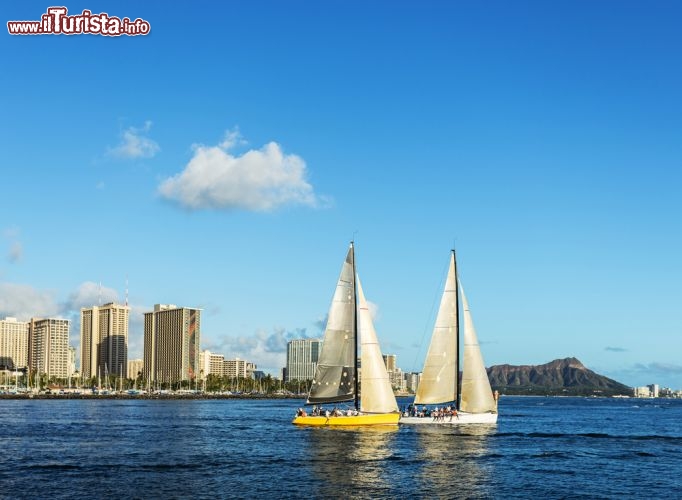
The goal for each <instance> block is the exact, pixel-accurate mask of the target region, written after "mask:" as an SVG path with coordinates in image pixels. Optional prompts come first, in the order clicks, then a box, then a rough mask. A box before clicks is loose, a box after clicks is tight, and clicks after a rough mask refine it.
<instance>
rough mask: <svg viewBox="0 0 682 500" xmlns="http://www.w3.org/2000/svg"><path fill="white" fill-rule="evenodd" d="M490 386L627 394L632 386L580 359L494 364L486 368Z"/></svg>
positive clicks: (510, 391)
mask: <svg viewBox="0 0 682 500" xmlns="http://www.w3.org/2000/svg"><path fill="white" fill-rule="evenodd" d="M487 372H488V379H489V380H490V385H491V386H492V388H493V390H497V391H499V392H500V394H509V395H520V394H533V395H548V394H549V395H566V396H570V395H579V396H583V395H603V396H615V395H630V394H632V388H630V387H629V386H627V385H625V384H622V383H620V382H618V381H616V380H613V379H611V378H608V377H605V376H603V375H599V374H598V373H596V372H594V371H592V370H590V369H589V368H587V367H586V366H585V365H584V364H583V363H582V362H581V361H580V360H579V359H577V358H575V357H568V358H563V359H555V360H553V361H550V362H549V363H545V364H543V365H509V364H504V365H494V366H491V367H489V368H487Z"/></svg>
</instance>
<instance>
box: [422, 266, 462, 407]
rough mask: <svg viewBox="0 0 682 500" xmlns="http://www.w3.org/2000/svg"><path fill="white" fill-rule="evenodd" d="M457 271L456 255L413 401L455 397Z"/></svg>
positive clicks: (435, 402)
mask: <svg viewBox="0 0 682 500" xmlns="http://www.w3.org/2000/svg"><path fill="white" fill-rule="evenodd" d="M458 338H459V334H458V324H457V275H456V271H455V255H454V253H453V254H452V255H451V258H450V268H449V270H448V276H447V279H446V280H445V289H444V290H443V296H442V297H441V301H440V308H439V309H438V316H437V317H436V324H435V326H434V328H433V335H432V337H431V344H430V345H429V351H428V353H427V355H426V360H425V361H424V369H423V371H422V377H421V381H420V382H419V387H418V388H417V395H416V396H415V398H414V402H415V404H437V403H447V402H449V401H457V378H458V377H459V373H457V342H458Z"/></svg>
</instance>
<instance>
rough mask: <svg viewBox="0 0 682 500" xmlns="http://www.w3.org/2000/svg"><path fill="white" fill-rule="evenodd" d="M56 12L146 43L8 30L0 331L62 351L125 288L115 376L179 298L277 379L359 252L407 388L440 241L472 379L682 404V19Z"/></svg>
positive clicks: (532, 7)
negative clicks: (474, 337)
mask: <svg viewBox="0 0 682 500" xmlns="http://www.w3.org/2000/svg"><path fill="white" fill-rule="evenodd" d="M51 5H52V4H50V3H41V2H30V1H29V2H14V3H3V4H2V5H1V6H0V12H2V18H3V22H6V21H10V20H38V19H40V17H41V15H42V14H44V13H45V12H46V10H47V8H48V7H49V6H51ZM66 6H67V7H68V9H69V13H70V14H75V13H80V12H82V10H83V9H89V10H91V11H92V13H93V14H98V13H101V12H106V13H108V14H109V15H110V16H118V17H121V18H122V17H129V18H131V19H135V18H142V19H145V20H147V21H148V22H149V23H150V25H151V33H150V34H149V35H148V36H137V37H125V36H124V37H116V38H109V37H103V36H95V35H75V36H64V35H59V36H56V35H43V36H12V35H9V34H8V33H7V32H5V34H4V35H2V36H0V51H1V53H2V54H3V71H2V72H1V73H0V110H1V111H0V137H1V138H2V139H1V141H2V161H1V162H0V165H1V167H0V176H1V177H0V179H1V180H2V186H3V189H2V196H0V256H1V257H2V260H1V261H0V315H12V316H18V317H21V318H27V317H30V316H32V315H33V316H41V315H61V316H64V317H69V318H73V319H74V325H73V328H72V334H71V343H72V344H73V345H74V346H78V345H79V344H78V342H79V332H78V319H77V311H78V309H79V308H80V307H82V306H85V305H93V304H96V303H97V301H98V300H99V295H100V294H101V295H102V296H103V299H104V300H109V299H118V300H119V301H122V300H124V295H125V287H126V285H125V284H126V276H127V277H128V283H129V300H130V304H131V305H132V307H133V314H132V319H131V332H130V346H131V348H130V349H131V357H137V356H140V357H141V355H142V312H144V311H148V310H151V308H152V307H153V304H155V303H174V304H178V305H183V306H189V307H202V308H204V313H203V317H202V348H209V349H211V350H213V351H216V352H221V353H223V354H225V356H226V357H229V358H232V357H235V356H238V357H241V358H247V359H249V360H252V361H254V362H255V363H257V364H258V366H259V368H262V369H264V370H266V371H268V372H271V373H273V374H276V373H278V370H279V368H280V367H281V366H282V365H283V364H284V359H285V354H284V353H285V346H286V341H287V340H289V339H291V338H300V337H301V336H308V337H316V336H319V335H320V334H321V329H320V323H321V322H323V321H324V318H325V315H326V313H327V309H328V307H329V301H330V299H331V296H332V293H333V289H334V285H335V281H336V279H337V277H338V273H339V270H340V267H341V263H342V261H343V258H344V256H345V253H346V250H347V245H348V242H349V240H350V239H351V238H353V236H354V235H355V240H356V248H357V261H358V271H359V273H360V275H361V277H362V282H363V287H364V289H365V293H366V295H367V298H368V300H370V301H371V302H372V303H373V304H375V310H376V317H375V326H376V329H377V332H378V335H379V339H380V342H381V345H382V350H383V352H384V353H394V354H397V356H398V365H399V366H400V367H401V368H402V369H403V370H406V371H411V370H420V369H421V363H422V359H423V356H424V354H425V351H426V348H427V347H428V336H429V335H430V330H431V327H432V323H433V319H434V318H433V315H434V308H435V302H436V301H437V297H438V296H439V293H440V287H441V284H442V281H443V280H444V277H445V276H444V275H445V272H446V265H447V259H448V252H449V250H450V248H451V247H452V246H453V244H454V245H455V246H456V248H457V252H458V260H459V267H460V272H461V279H462V282H463V284H464V286H465V288H466V290H467V295H468V298H469V302H470V305H471V309H472V312H473V315H474V321H475V322H476V327H477V331H478V334H479V337H480V340H481V343H482V345H483V354H484V358H485V362H486V365H493V364H502V363H510V364H540V363H545V362H548V361H550V360H552V359H556V358H563V357H567V356H575V357H577V358H578V359H580V360H581V361H582V362H583V363H584V364H586V365H587V366H588V367H589V368H591V369H593V370H595V371H597V372H599V373H602V374H605V375H608V376H611V377H613V378H616V379H617V380H619V381H621V382H624V383H627V384H629V385H643V384H649V383H659V384H661V385H667V386H672V387H675V388H682V361H680V353H682V319H680V318H681V316H680V304H682V284H681V283H682V264H681V263H680V255H682V196H681V195H680V193H681V192H682V174H681V173H680V169H681V167H682V164H681V163H682V162H681V160H682V118H681V117H682V92H681V91H680V89H682V70H681V69H680V68H681V65H680V64H679V60H680V55H681V53H682V31H680V29H679V20H680V19H681V16H682V6H680V5H679V3H677V2H673V1H657V2H653V3H652V2H647V3H645V2H618V3H615V2H580V1H579V2H561V1H559V2H543V1H537V2H530V1H519V2H485V3H482V2H428V1H427V2H338V1H332V2H302V1H295V2H274V1H272V2H264V1H255V2H237V1H234V2H222V3H220V4H217V3H216V4H214V3H209V2H204V3H202V2H198V3H196V2H170V3H169V2H144V3H139V2H95V1H93V2H71V3H68V4H67V5H66ZM100 282H101V284H102V288H101V292H100V287H99V283H100Z"/></svg>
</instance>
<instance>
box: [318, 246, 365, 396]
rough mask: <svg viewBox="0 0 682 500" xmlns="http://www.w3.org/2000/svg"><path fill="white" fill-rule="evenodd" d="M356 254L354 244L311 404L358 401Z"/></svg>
mask: <svg viewBox="0 0 682 500" xmlns="http://www.w3.org/2000/svg"><path fill="white" fill-rule="evenodd" d="M355 325H356V318H355V254H354V250H353V244H352V243H351V245H350V248H349V249H348V254H347V255H346V260H345V261H344V263H343V266H342V267H341V274H340V275H339V280H338V282H337V284H336V290H335V292H334V298H333V299H332V304H331V306H330V308H329V315H328V318H327V328H326V330H325V332H324V338H323V344H322V350H321V352H320V358H319V360H318V362H317V369H316V371H315V378H314V379H313V383H312V387H311V388H310V394H309V396H308V403H310V404H314V403H333V402H339V401H350V400H352V399H354V397H355V356H356V354H355Z"/></svg>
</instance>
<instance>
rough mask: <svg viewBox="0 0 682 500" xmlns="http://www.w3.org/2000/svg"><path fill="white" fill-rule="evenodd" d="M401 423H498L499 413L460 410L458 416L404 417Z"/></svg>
mask: <svg viewBox="0 0 682 500" xmlns="http://www.w3.org/2000/svg"><path fill="white" fill-rule="evenodd" d="M400 423H401V424H410V425H463V424H496V423H497V413H464V412H459V413H458V414H457V416H456V417H452V418H450V417H445V418H443V419H442V420H434V419H433V417H402V418H401V419H400Z"/></svg>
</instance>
